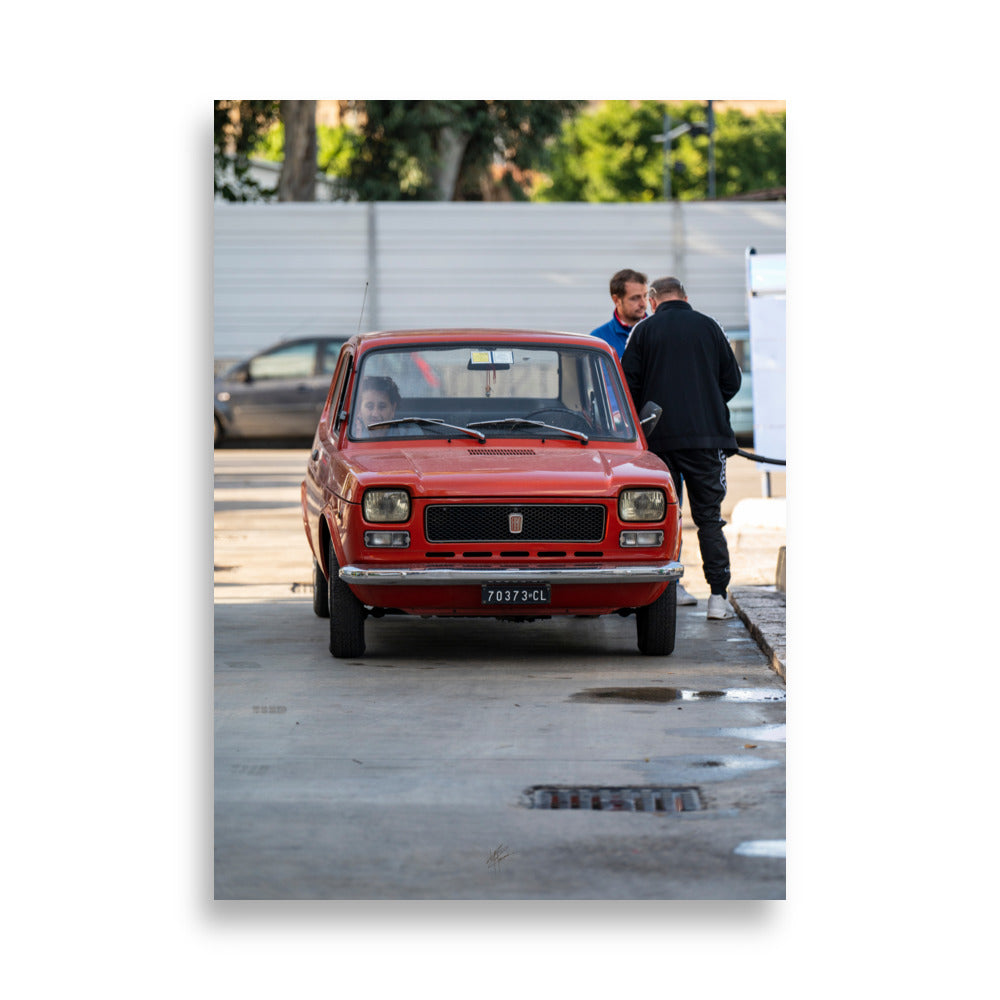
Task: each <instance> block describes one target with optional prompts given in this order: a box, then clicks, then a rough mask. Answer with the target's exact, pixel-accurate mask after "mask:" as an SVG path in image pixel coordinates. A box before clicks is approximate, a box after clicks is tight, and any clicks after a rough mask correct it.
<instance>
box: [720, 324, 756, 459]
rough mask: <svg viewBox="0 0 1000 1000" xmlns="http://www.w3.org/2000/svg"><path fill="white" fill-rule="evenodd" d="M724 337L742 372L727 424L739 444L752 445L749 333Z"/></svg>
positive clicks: (751, 378)
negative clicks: (741, 379)
mask: <svg viewBox="0 0 1000 1000" xmlns="http://www.w3.org/2000/svg"><path fill="white" fill-rule="evenodd" d="M726 336H727V337H728V338H729V343H730V344H731V345H732V348H733V353H734V354H735V355H736V360H737V361H738V362H739V366H740V370H741V371H742V372H743V381H742V382H741V383H740V388H739V392H737V393H736V395H735V396H733V398H732V399H731V400H729V403H728V404H727V405H728V406H729V423H730V425H731V426H732V428H733V434H735V435H736V440H737V442H738V443H739V444H750V445H752V444H753V373H752V372H751V370H750V331H749V330H727V331H726Z"/></svg>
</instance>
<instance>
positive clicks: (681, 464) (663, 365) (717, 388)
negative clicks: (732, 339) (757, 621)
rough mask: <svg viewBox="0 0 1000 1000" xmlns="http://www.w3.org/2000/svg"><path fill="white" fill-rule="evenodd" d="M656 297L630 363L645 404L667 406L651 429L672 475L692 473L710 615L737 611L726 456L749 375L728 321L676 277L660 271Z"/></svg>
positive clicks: (625, 359) (636, 334)
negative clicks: (730, 593) (730, 592)
mask: <svg viewBox="0 0 1000 1000" xmlns="http://www.w3.org/2000/svg"><path fill="white" fill-rule="evenodd" d="M649 303H650V307H651V308H652V310H653V313H652V315H650V316H648V317H647V318H646V319H644V320H642V321H641V322H640V323H637V324H636V326H635V327H633V329H632V333H631V335H630V336H629V339H628V344H627V345H626V347H625V353H624V355H623V356H622V368H623V369H624V370H625V378H626V379H627V381H628V387H629V391H630V392H631V394H632V400H633V401H634V403H635V406H636V409H637V410H641V409H642V407H643V405H644V404H645V403H647V402H649V401H652V402H654V403H658V404H659V405H660V406H662V407H663V415H662V416H661V417H660V421H659V423H658V424H657V425H656V427H655V428H653V430H652V432H651V433H650V434H649V435H647V438H648V441H649V448H650V450H651V451H652V452H654V453H655V454H656V455H658V456H659V457H660V458H661V459H663V461H664V462H665V463H666V465H667V468H669V469H670V474H671V476H673V477H675V478H676V477H677V476H678V474H680V475H683V477H684V482H685V485H686V486H687V494H688V503H689V504H690V509H691V518H692V520H693V521H694V523H695V525H696V526H697V528H698V546H699V548H700V549H701V561H702V570H703V572H704V574H705V580H706V581H707V582H708V585H709V587H710V588H711V596H710V597H709V599H708V611H707V615H708V617H709V618H712V619H726V618H732V617H734V615H735V612H734V611H733V608H732V606H731V605H730V604H729V602H728V601H727V600H726V591H727V589H728V587H729V579H730V572H729V546H728V545H727V544H726V536H725V535H724V534H723V531H722V528H723V525H724V524H725V521H723V520H722V512H721V511H722V501H723V500H725V498H726V455H727V454H729V455H732V454H734V453H735V452H736V438H735V437H734V436H733V429H732V427H731V426H730V423H729V408H728V407H727V406H726V403H727V402H729V400H730V399H732V398H733V396H735V395H736V392H737V390H738V389H739V387H740V382H741V381H742V380H743V375H742V373H741V372H740V366H739V364H737V361H736V356H735V355H734V354H733V349H732V348H731V347H730V346H729V341H728V340H727V339H726V335H725V333H723V331H722V327H721V326H719V324H718V323H716V322H715V320H714V319H712V318H711V316H705V315H704V314H703V313H699V312H696V311H695V310H694V309H692V308H691V306H690V305H689V304H688V300H687V295H686V293H685V291H684V286H683V285H682V284H681V283H680V282H679V281H678V280H677V279H676V278H657V280H656V281H654V282H653V283H652V284H651V285H650V286H649Z"/></svg>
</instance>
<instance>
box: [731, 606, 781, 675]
mask: <svg viewBox="0 0 1000 1000" xmlns="http://www.w3.org/2000/svg"><path fill="white" fill-rule="evenodd" d="M729 603H730V604H731V605H732V606H733V608H734V610H735V611H736V613H737V614H738V615H739V616H740V618H741V619H742V620H743V623H744V624H745V625H746V627H747V628H748V629H749V630H750V634H751V635H752V636H753V638H754V641H755V642H756V643H757V645H758V646H759V647H760V649H761V652H763V654H764V655H765V656H766V657H767V658H768V660H769V661H770V664H771V669H772V670H773V671H774V672H775V673H776V674H777V675H778V676H779V677H780V678H781V679H782V680H787V678H786V676H785V658H786V654H785V594H784V592H783V591H780V590H778V589H777V588H776V587H735V588H733V589H731V590H730V591H729Z"/></svg>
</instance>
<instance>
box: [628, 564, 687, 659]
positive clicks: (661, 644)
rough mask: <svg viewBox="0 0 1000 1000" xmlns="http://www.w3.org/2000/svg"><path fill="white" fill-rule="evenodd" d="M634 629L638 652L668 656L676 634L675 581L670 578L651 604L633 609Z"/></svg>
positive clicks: (672, 647)
mask: <svg viewBox="0 0 1000 1000" xmlns="http://www.w3.org/2000/svg"><path fill="white" fill-rule="evenodd" d="M635 631H636V638H637V639H638V641H639V652H640V653H643V654H644V655H645V656H669V655H670V654H671V653H672V652H673V651H674V640H675V638H676V636H677V581H676V580H672V581H671V582H670V584H669V585H668V586H667V589H666V590H665V591H663V593H662V594H660V596H659V597H658V598H657V599H656V600H655V601H653V603H652V604H649V605H647V606H646V607H644V608H636V609H635Z"/></svg>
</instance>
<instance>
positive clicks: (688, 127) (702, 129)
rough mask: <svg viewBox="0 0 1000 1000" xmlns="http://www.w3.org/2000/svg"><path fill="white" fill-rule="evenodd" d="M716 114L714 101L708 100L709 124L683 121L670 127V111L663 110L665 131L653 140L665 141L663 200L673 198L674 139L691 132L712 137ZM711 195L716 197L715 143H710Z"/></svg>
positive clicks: (709, 177) (709, 173)
mask: <svg viewBox="0 0 1000 1000" xmlns="http://www.w3.org/2000/svg"><path fill="white" fill-rule="evenodd" d="M714 117H715V116H714V115H713V114H712V102H711V101H709V102H708V124H707V125H706V124H705V123H704V122H694V123H689V122H682V123H681V124H680V125H677V126H675V127H674V128H671V127H670V113H669V112H668V111H664V112H663V132H662V133H661V134H660V135H654V136H653V142H662V143H663V200H664V201H670V198H671V176H672V171H671V169H670V153H671V149H672V147H673V144H674V139H678V138H680V136H682V135H685V134H686V133H688V132H690V133H691V135H708V136H709V137H710V138H711V137H712V134H713V132H714V131H715V128H714V126H715V121H714ZM708 189H709V195H708V196H709V197H710V198H714V197H715V147H714V143H711V142H710V144H709V171H708Z"/></svg>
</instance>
